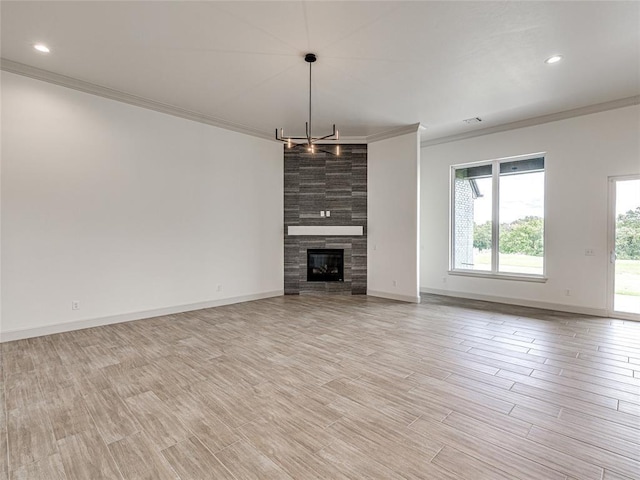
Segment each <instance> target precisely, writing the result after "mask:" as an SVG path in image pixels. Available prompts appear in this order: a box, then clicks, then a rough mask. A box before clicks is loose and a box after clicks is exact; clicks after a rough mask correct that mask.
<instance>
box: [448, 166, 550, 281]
mask: <svg viewBox="0 0 640 480" xmlns="http://www.w3.org/2000/svg"><path fill="white" fill-rule="evenodd" d="M451 189H452V202H451V210H452V211H451V225H452V229H451V270H452V272H454V273H469V274H478V275H495V276H502V277H504V276H509V277H516V278H523V279H539V278H543V277H544V156H542V155H540V154H538V155H534V156H527V157H518V158H508V159H500V160H493V161H490V162H483V163H474V164H467V165H460V166H454V167H452V169H451Z"/></svg>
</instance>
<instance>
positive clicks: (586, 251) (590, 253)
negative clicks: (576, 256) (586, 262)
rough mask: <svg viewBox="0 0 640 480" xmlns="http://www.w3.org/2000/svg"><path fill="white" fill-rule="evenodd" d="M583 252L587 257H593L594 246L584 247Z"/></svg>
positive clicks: (594, 254)
mask: <svg viewBox="0 0 640 480" xmlns="http://www.w3.org/2000/svg"><path fill="white" fill-rule="evenodd" d="M584 254H585V255H586V256H587V257H595V256H596V250H595V248H585V249H584Z"/></svg>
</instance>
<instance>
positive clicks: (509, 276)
mask: <svg viewBox="0 0 640 480" xmlns="http://www.w3.org/2000/svg"><path fill="white" fill-rule="evenodd" d="M448 273H449V275H460V276H462V277H477V278H492V279H495V280H516V281H519V282H534V283H547V280H548V278H547V277H542V276H539V275H518V274H517V273H481V272H477V271H473V270H449V272H448Z"/></svg>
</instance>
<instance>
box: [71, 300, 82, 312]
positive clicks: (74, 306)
mask: <svg viewBox="0 0 640 480" xmlns="http://www.w3.org/2000/svg"><path fill="white" fill-rule="evenodd" d="M71 310H80V302H79V301H78V300H74V301H73V302H71Z"/></svg>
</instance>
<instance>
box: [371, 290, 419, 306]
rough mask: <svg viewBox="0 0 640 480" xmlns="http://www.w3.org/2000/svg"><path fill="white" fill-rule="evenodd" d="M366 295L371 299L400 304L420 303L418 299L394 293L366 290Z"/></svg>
mask: <svg viewBox="0 0 640 480" xmlns="http://www.w3.org/2000/svg"><path fill="white" fill-rule="evenodd" d="M367 295H370V296H372V297H380V298H388V299H389V300H399V301H401V302H410V303H420V297H412V296H409V295H398V294H396V293H389V292H378V291H376V290H367Z"/></svg>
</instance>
